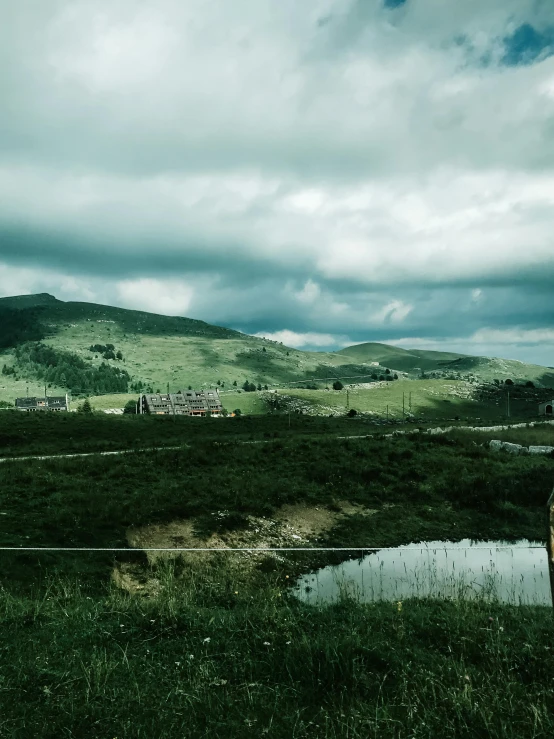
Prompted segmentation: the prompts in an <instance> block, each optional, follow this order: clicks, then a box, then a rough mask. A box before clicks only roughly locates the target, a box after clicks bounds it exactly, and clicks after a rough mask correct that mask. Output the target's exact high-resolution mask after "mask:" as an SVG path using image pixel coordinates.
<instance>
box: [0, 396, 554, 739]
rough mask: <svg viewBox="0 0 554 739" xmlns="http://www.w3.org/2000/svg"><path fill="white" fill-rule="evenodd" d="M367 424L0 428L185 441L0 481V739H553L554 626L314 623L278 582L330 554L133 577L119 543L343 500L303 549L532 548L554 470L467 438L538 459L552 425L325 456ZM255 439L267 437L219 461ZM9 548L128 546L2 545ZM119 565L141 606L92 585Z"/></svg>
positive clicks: (189, 566)
mask: <svg viewBox="0 0 554 739" xmlns="http://www.w3.org/2000/svg"><path fill="white" fill-rule="evenodd" d="M247 395H255V394H253V393H252V394H247ZM371 428H372V427H371V426H370V424H369V423H366V422H364V421H359V420H357V419H346V418H321V417H314V418H311V417H306V416H295V417H294V418H293V419H292V424H291V428H290V430H289V428H288V418H286V417H283V416H276V417H274V418H271V417H269V416H259V417H255V416H252V417H250V418H241V419H217V420H216V419H201V420H200V419H188V418H183V419H177V422H175V423H174V422H173V421H171V420H169V419H160V418H153V417H138V416H135V417H133V416H128V417H126V416H109V415H105V414H98V415H92V416H90V417H87V416H82V415H79V414H64V415H62V414H59V415H46V414H45V415H39V416H32V415H28V414H21V413H17V412H15V411H14V412H9V411H8V412H4V413H0V441H2V443H3V446H2V450H3V453H4V454H5V453H6V452H7V451H10V450H11V451H14V450H15V451H17V452H19V453H23V452H29V451H36V450H42V451H44V450H47V451H51V452H52V451H55V450H57V451H65V450H66V449H67V448H68V446H69V448H73V449H84V448H89V449H90V447H91V446H92V447H96V448H100V447H102V446H103V447H104V448H113V447H118V446H119V448H121V446H128V447H132V446H149V445H152V444H153V443H154V442H155V443H160V442H165V443H171V442H173V443H175V442H177V443H179V444H181V445H182V448H181V449H180V450H176V451H165V452H150V453H139V454H129V455H125V456H122V457H87V458H83V459H65V460H64V459H61V460H48V461H27V462H22V461H20V462H13V463H10V462H4V463H2V464H0V546H4V547H6V546H7V547H14V549H15V551H2V552H0V558H1V561H2V568H1V570H0V572H1V574H0V653H1V654H2V660H1V661H0V736H2V737H7V738H9V739H27V737H29V736H40V737H45V738H46V739H54V737H55V738H56V739H57V737H60V736H65V737H75V738H78V737H79V738H80V737H83V736H86V737H92V738H96V737H97V738H98V739H100V738H102V739H105V737H112V738H113V737H117V739H158V738H159V739H181V737H192V738H196V737H199V738H200V737H202V738H205V739H208V737H209V738H210V739H212V738H213V737H215V738H216V739H227V738H228V739H242V738H243V737H247V736H256V737H258V736H262V737H265V736H268V737H273V738H274V739H289V737H294V738H295V739H310V738H313V737H316V738H321V739H324V738H325V739H327V738H328V737H331V738H332V739H347V738H348V739H362V738H363V739H366V737H376V738H378V739H382V738H383V737H384V738H385V739H388V737H390V738H391V739H413V738H414V737H417V738H419V737H421V739H423V738H425V739H458V738H459V737H464V738H467V739H473V737H482V739H485V738H487V739H489V738H491V737H492V738H493V739H522V738H523V739H527V737H528V738H529V739H547V738H548V739H550V737H551V736H552V734H553V732H554V687H553V686H552V680H551V676H552V674H553V671H554V656H553V650H552V649H551V647H550V645H551V643H552V638H553V636H554V624H553V621H552V610H551V609H550V608H545V607H541V606H533V607H512V606H501V605H498V604H494V603H485V602H480V601H477V602H463V601H461V602H441V601H426V600H415V599H414V600H406V601H404V602H403V603H401V604H397V603H392V604H391V603H375V604H370V605H360V604H358V603H355V602H353V601H348V600H343V601H342V602H340V603H338V604H337V605H333V606H329V607H319V608H316V607H314V606H308V605H306V604H303V603H301V602H300V601H298V600H296V599H295V598H294V597H293V596H292V594H291V593H290V587H289V585H290V584H291V583H293V582H294V579H295V575H297V574H300V573H301V572H304V571H306V569H310V568H311V567H314V566H315V565H316V564H317V563H319V564H324V563H328V562H333V561H337V558H338V557H339V553H337V554H335V555H334V556H331V555H330V554H329V553H327V554H325V555H321V554H318V555H317V556H316V555H315V554H311V555H308V556H304V555H302V556H299V555H298V556H293V555H290V556H289V557H288V558H282V559H281V560H280V561H279V560H272V561H271V562H268V561H267V559H260V560H259V561H258V564H257V565H256V566H254V567H253V568H250V569H249V570H248V571H246V570H244V569H243V567H242V566H241V564H240V562H241V561H242V560H239V559H237V557H238V556H239V555H231V556H229V555H225V554H224V553H221V552H210V553H207V554H206V555H205V556H203V557H200V555H198V558H197V559H195V560H186V559H182V558H181V559H180V558H177V559H175V560H170V561H164V560H160V561H158V562H157V563H156V564H148V563H147V560H146V557H145V555H144V554H143V553H141V552H140V551H137V550H133V549H131V548H130V546H129V543H128V532H129V527H137V526H145V525H154V526H163V525H164V524H166V523H169V522H172V521H175V520H184V521H192V522H193V523H194V526H195V530H197V531H198V532H199V536H204V537H208V536H209V535H210V534H211V533H214V532H220V535H221V536H224V535H227V533H228V534H229V535H233V534H237V533H240V531H241V530H243V529H245V530H246V529H248V530H250V529H251V528H252V526H253V524H252V523H251V520H252V519H251V518H249V517H250V516H255V517H258V518H256V519H255V520H256V521H261V520H262V519H263V520H267V521H271V520H273V518H274V517H275V516H276V515H277V513H278V512H279V511H280V510H281V509H282V508H283V506H287V505H289V506H290V505H299V504H302V505H303V506H304V507H306V509H310V510H312V509H313V510H316V511H317V510H324V511H334V510H335V509H336V508H337V504H338V501H347V502H348V503H349V504H350V505H351V506H353V508H352V511H351V512H350V513H349V514H348V515H345V516H343V517H342V518H341V519H340V520H337V521H336V523H335V524H334V525H333V526H332V527H331V528H330V529H329V530H327V531H325V532H324V533H323V534H322V535H321V536H320V537H319V539H318V540H317V541H316V542H314V543H317V544H319V545H328V546H356V547H357V546H359V547H360V548H367V547H368V546H375V547H379V546H396V545H399V544H402V543H408V542H410V541H426V540H427V541H429V540H434V539H450V540H455V541H457V540H460V539H462V538H472V539H489V538H490V539H503V540H507V541H513V540H516V539H520V538H529V539H533V540H539V541H540V540H544V538H545V535H546V521H545V503H546V499H547V498H548V495H549V493H550V490H551V487H552V470H553V461H552V459H551V458H547V457H514V456H512V455H509V454H505V453H496V454H495V453H492V452H490V451H489V450H488V449H487V447H486V446H482V444H486V442H487V440H488V438H489V437H490V436H491V435H493V436H494V437H495V438H502V437H503V436H504V437H506V436H509V438H510V440H513V441H516V442H517V443H522V444H529V443H549V442H551V440H552V435H553V427H552V426H543V427H535V428H531V429H529V428H521V429H511V430H509V431H506V432H495V433H494V434H490V433H487V432H477V431H461V430H460V431H453V432H451V433H450V434H448V435H446V436H428V437H427V436H422V435H420V434H416V433H412V434H409V435H406V436H398V437H394V438H384V436H383V434H382V433H376V431H377V430H376V429H375V427H373V432H374V433H375V436H374V437H366V438H359V439H340V438H336V437H337V436H338V435H341V434H344V433H345V432H348V431H350V432H352V431H362V432H363V431H364V430H367V431H369V430H370V429H371ZM251 440H257V441H263V442H265V443H262V444H240V443H237V442H240V441H251ZM185 445H186V446H185ZM364 511H371V512H372V514H371V515H365V514H364ZM256 525H258V524H256ZM226 532H227V533H226ZM252 534H253V535H254V532H253V531H252ZM25 546H27V547H29V546H39V547H45V546H50V547H59V546H69V547H121V548H124V549H125V551H124V552H118V553H113V552H69V553H67V552H41V553H37V552H24V551H17V550H18V549H19V548H23V547H25ZM340 556H342V557H344V554H343V555H340ZM323 557H324V559H323ZM233 558H234V559H233ZM124 565H129V566H133V567H135V568H139V570H141V571H142V572H143V573H144V576H145V577H146V578H149V580H150V581H152V582H155V583H157V586H156V588H157V589H156V592H155V593H151V594H150V595H148V594H146V595H137V594H135V595H129V594H126V593H125V592H123V591H122V590H120V589H118V588H117V587H116V586H115V585H114V584H113V583H111V582H110V577H111V574H112V573H113V571H114V566H124ZM15 697H17V699H15Z"/></svg>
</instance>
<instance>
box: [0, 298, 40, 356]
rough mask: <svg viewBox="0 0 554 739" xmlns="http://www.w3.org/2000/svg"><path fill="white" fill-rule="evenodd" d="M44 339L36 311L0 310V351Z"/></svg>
mask: <svg viewBox="0 0 554 739" xmlns="http://www.w3.org/2000/svg"><path fill="white" fill-rule="evenodd" d="M43 338H44V329H43V328H42V326H41V324H40V322H39V320H38V316H37V311H36V310H33V309H28V310H13V309H12V308H3V307H2V308H0V349H7V348H8V347H12V346H17V344H20V343H22V342H24V341H40V340H41V339H43Z"/></svg>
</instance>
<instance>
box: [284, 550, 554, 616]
mask: <svg viewBox="0 0 554 739" xmlns="http://www.w3.org/2000/svg"><path fill="white" fill-rule="evenodd" d="M293 592H294V593H295V595H296V596H297V597H298V598H300V600H302V601H304V602H306V603H311V604H317V605H319V604H325V603H332V602H334V601H336V600H338V599H340V598H341V597H343V596H348V597H353V598H354V599H356V600H359V601H360V602H361V603H369V602H373V601H400V600H404V599H406V598H429V597H430V598H453V599H460V598H464V599H474V598H485V599H486V600H489V601H490V600H498V601H500V602H501V603H511V604H515V605H523V604H529V605H548V606H550V605H552V599H551V595H550V579H549V573H548V555H547V551H546V547H545V545H544V544H541V542H532V541H528V540H527V539H522V540H520V541H518V542H517V543H515V544H513V543H511V544H510V543H507V542H501V541H480V542H479V541H472V540H470V539H463V540H462V541H459V542H449V541H431V542H425V543H418V544H408V545H406V546H401V547H397V548H395V549H381V550H378V551H375V552H373V553H372V554H368V555H366V556H365V557H363V558H362V559H358V560H349V561H348V562H343V563H342V564H340V565H334V566H328V567H324V568H322V569H321V570H318V571H317V572H313V573H309V574H307V575H303V576H302V577H301V578H299V579H298V581H297V583H296V586H295V588H294V590H293Z"/></svg>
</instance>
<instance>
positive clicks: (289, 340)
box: [255, 329, 350, 349]
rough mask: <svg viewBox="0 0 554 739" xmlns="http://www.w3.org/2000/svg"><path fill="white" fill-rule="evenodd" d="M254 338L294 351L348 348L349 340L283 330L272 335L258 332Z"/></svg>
mask: <svg viewBox="0 0 554 739" xmlns="http://www.w3.org/2000/svg"><path fill="white" fill-rule="evenodd" d="M255 335H256V336H258V337H260V338H264V339H269V340H270V341H278V342H280V343H283V344H285V346H291V347H293V348H294V349H301V348H303V347H306V346H309V347H326V346H332V347H335V346H348V345H349V343H350V342H349V340H348V339H345V337H343V336H340V337H338V336H333V335H332V334H318V333H310V332H308V333H297V332H296V331H289V330H288V329H283V330H282V331H274V332H273V333H267V332H263V331H260V332H259V333H257V334H255Z"/></svg>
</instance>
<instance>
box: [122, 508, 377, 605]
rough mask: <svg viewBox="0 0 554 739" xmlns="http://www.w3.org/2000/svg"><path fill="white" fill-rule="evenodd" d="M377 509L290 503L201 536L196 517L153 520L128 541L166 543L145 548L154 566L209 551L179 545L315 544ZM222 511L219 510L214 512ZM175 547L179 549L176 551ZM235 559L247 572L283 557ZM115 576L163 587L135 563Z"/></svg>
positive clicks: (128, 585) (142, 587)
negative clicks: (236, 527) (346, 521)
mask: <svg viewBox="0 0 554 739" xmlns="http://www.w3.org/2000/svg"><path fill="white" fill-rule="evenodd" d="M373 513H376V511H375V510H373V509H369V508H364V507H363V506H359V505H356V504H352V503H349V502H347V501H339V502H338V503H337V505H336V506H334V507H333V510H331V509H329V508H327V507H325V506H307V505H304V504H296V505H285V506H283V507H282V508H280V509H279V510H277V511H276V512H275V514H274V515H273V517H272V518H262V517H256V516H248V525H247V527H245V528H243V529H239V530H236V531H230V532H226V533H220V534H212V535H211V536H209V537H207V538H201V537H198V536H196V535H195V533H194V521H193V520H191V519H183V520H177V521H171V522H170V523H164V524H152V525H150V526H141V527H136V528H131V529H129V530H128V531H127V541H128V543H129V544H130V546H131V547H133V548H135V549H149V548H152V549H155V548H161V549H165V550H168V551H151V552H146V556H147V558H148V562H149V564H150V565H155V564H156V563H157V562H159V561H160V560H162V559H164V558H173V557H175V556H180V557H182V558H184V559H185V560H186V561H190V562H193V561H195V560H197V559H198V558H199V557H202V556H206V555H205V554H202V553H201V552H183V551H179V550H180V549H181V550H182V549H195V548H202V549H203V548H206V549H237V548H251V549H252V550H255V549H258V548H264V547H278V548H283V547H314V546H317V544H318V542H317V540H318V538H319V537H320V536H321V535H322V534H324V533H325V532H326V531H329V530H330V529H332V528H333V526H335V525H336V524H337V523H338V522H339V521H341V520H343V519H344V518H345V517H347V516H352V515H372V514H373ZM215 515H216V516H217V514H215ZM171 550H174V551H171ZM229 556H232V558H233V559H232V562H233V563H234V565H235V566H237V567H238V568H239V569H240V570H242V571H243V572H246V571H248V570H249V569H252V568H253V567H254V566H255V564H256V563H257V562H259V561H260V559H261V558H263V557H267V556H273V557H275V559H277V560H281V561H282V559H283V557H282V555H280V553H278V552H267V551H265V552H264V551H261V552H255V551H249V552H237V553H236V554H234V555H229ZM113 580H114V582H115V583H116V585H118V586H119V587H121V588H123V589H124V590H126V591H128V592H132V593H137V592H143V593H145V594H148V595H155V593H156V592H157V590H158V589H159V582H158V581H157V580H156V578H152V577H148V576H147V575H146V574H145V571H144V570H143V569H142V568H141V567H140V566H139V565H136V564H129V563H120V564H119V565H117V566H116V568H115V569H114V572H113Z"/></svg>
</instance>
